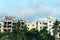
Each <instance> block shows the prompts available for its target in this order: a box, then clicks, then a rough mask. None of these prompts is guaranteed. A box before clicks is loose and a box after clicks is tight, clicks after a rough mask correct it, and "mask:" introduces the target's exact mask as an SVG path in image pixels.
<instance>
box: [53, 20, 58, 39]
mask: <svg viewBox="0 0 60 40" xmlns="http://www.w3.org/2000/svg"><path fill="white" fill-rule="evenodd" d="M58 27H59V21H58V20H57V19H56V21H55V23H54V25H53V29H54V31H53V33H54V37H55V40H56V38H57V32H58Z"/></svg>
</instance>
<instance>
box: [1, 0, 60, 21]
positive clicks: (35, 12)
mask: <svg viewBox="0 0 60 40" xmlns="http://www.w3.org/2000/svg"><path fill="white" fill-rule="evenodd" d="M22 2H23V1H22ZM58 2H59V1H57V2H56V0H55V1H54V4H53V5H56V4H58ZM59 13H60V7H57V6H55V7H54V6H51V5H49V6H48V5H47V4H44V2H43V1H42V0H38V1H36V0H35V1H32V0H29V1H28V0H27V1H26V2H25V4H24V3H22V4H17V3H16V5H14V6H13V7H8V8H7V7H5V8H0V15H1V16H6V15H11V16H15V17H19V18H27V19H30V20H38V19H39V18H42V17H48V16H53V17H56V18H57V16H58V17H59V16H60V14H59Z"/></svg>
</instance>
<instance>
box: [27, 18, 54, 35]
mask: <svg viewBox="0 0 60 40" xmlns="http://www.w3.org/2000/svg"><path fill="white" fill-rule="evenodd" d="M53 23H54V20H53V17H48V18H46V19H45V18H44V19H39V20H37V21H35V22H26V25H27V27H28V30H31V29H32V28H37V29H38V31H40V30H41V29H43V27H44V26H47V30H48V31H49V32H51V35H53V29H52V27H53Z"/></svg>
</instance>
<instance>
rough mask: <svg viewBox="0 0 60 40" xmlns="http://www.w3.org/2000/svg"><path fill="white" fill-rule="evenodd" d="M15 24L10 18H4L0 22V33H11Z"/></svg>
mask: <svg viewBox="0 0 60 40" xmlns="http://www.w3.org/2000/svg"><path fill="white" fill-rule="evenodd" d="M14 24H15V21H14V20H13V17H12V16H5V18H4V19H3V20H1V21H0V26H1V27H0V31H1V32H6V31H9V32H12V26H13V25H14Z"/></svg>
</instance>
